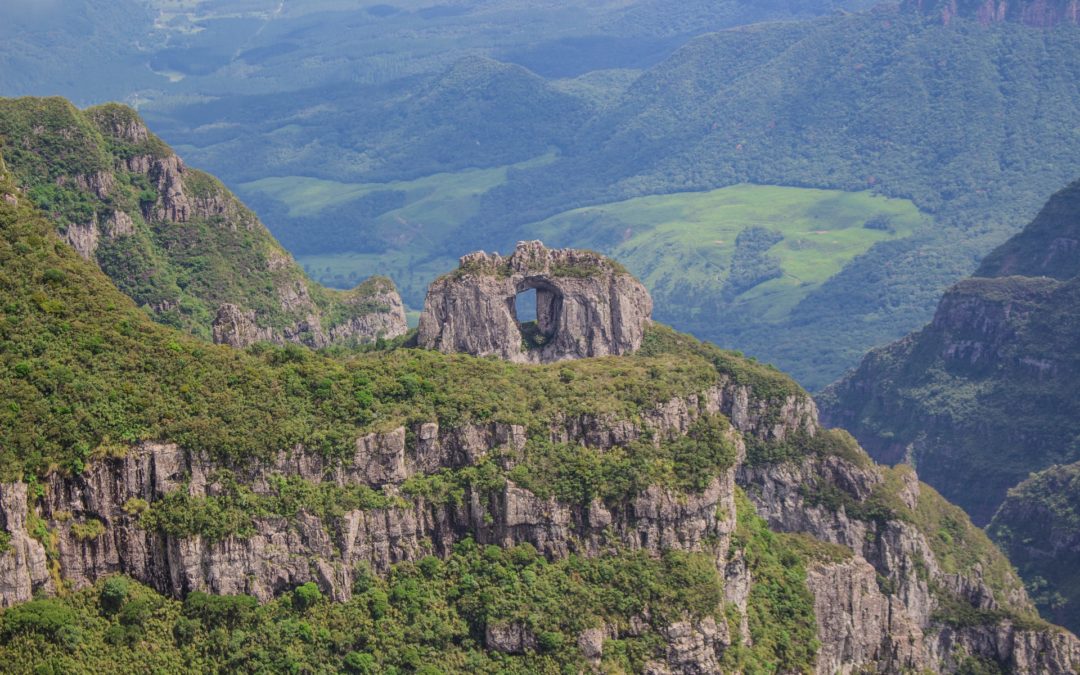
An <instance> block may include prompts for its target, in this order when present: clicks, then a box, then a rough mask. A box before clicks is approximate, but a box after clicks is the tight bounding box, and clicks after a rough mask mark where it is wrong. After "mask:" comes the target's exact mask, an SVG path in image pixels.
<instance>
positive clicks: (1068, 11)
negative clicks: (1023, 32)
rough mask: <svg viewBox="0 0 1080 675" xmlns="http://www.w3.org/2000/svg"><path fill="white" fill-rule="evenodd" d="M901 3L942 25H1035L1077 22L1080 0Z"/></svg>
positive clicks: (908, 0) (906, 0) (918, 0)
mask: <svg viewBox="0 0 1080 675" xmlns="http://www.w3.org/2000/svg"><path fill="white" fill-rule="evenodd" d="M902 5H903V6H904V7H905V8H907V9H912V10H915V11H918V12H921V13H923V14H925V15H927V16H932V17H935V18H938V19H939V20H940V21H941V22H942V23H944V24H946V25H948V24H950V23H952V21H953V20H954V19H957V18H965V19H971V20H974V21H978V22H979V23H981V24H983V25H984V26H988V25H991V24H995V23H1004V22H1006V21H1011V22H1016V23H1022V24H1024V25H1026V26H1032V27H1036V28H1051V27H1053V26H1056V25H1058V24H1063V23H1064V24H1078V23H1080V0H904V2H903V3H902Z"/></svg>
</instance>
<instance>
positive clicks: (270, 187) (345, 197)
mask: <svg viewBox="0 0 1080 675" xmlns="http://www.w3.org/2000/svg"><path fill="white" fill-rule="evenodd" d="M554 159H555V155H554V153H549V154H547V155H543V156H541V157H537V158H534V159H532V160H530V161H528V162H522V163H519V164H514V165H510V166H502V167H496V168H493V169H469V170H465V171H459V172H455V173H442V174H435V175H432V176H425V177H423V178H418V179H416V180H411V181H394V182H387V183H341V182H337V181H330V180H321V179H318V178H309V177H305V176H286V177H275V178H264V179H261V180H258V181H253V182H250V183H245V184H243V185H241V186H239V189H240V191H241V193H242V194H261V195H263V196H266V197H270V198H272V199H275V200H277V201H279V202H281V203H283V204H286V205H288V214H289V216H292V217H306V218H318V217H319V216H320V214H322V213H324V212H326V211H328V210H329V209H332V208H334V207H340V206H347V205H348V204H349V203H350V202H353V201H355V200H357V199H360V198H362V197H364V196H366V195H370V194H372V193H376V192H382V191H389V190H393V191H401V192H404V193H405V205H404V206H403V207H401V208H399V209H394V210H392V211H389V212H387V213H385V214H382V215H381V216H379V217H377V218H375V219H374V220H373V222H372V223H371V227H370V231H369V232H368V234H370V236H371V238H373V239H378V240H381V241H383V242H385V243H386V244H388V246H389V248H388V250H387V251H385V252H382V253H363V252H355V251H340V252H334V253H326V254H313V255H298V256H297V260H298V261H299V262H300V263H301V264H302V265H303V266H304V268H305V269H306V270H307V272H308V274H309V275H311V276H312V277H313V278H315V279H316V280H318V281H320V282H321V283H324V284H327V285H331V286H338V287H350V286H353V285H355V284H356V283H357V282H358V281H359V280H361V279H364V278H365V277H368V276H370V275H372V274H381V275H384V276H388V277H390V278H392V279H393V280H394V282H395V283H396V284H397V285H398V287H399V288H400V289H401V291H402V294H403V296H404V297H405V299H406V302H408V303H409V304H410V305H412V306H416V307H419V306H420V304H421V303H422V302H423V298H424V294H425V293H426V290H427V285H428V284H429V283H430V282H431V280H432V279H434V278H435V277H437V276H438V275H440V274H442V273H444V272H446V271H447V270H449V269H452V268H453V267H454V266H456V265H457V259H458V256H459V255H460V254H461V253H464V251H457V250H456V247H455V246H454V243H453V236H454V234H455V231H456V229H457V228H458V227H460V226H461V225H462V224H463V223H464V222H465V221H467V220H468V219H469V218H470V217H471V216H473V215H474V214H475V213H476V208H477V205H478V201H479V199H480V197H481V196H482V195H483V194H484V193H485V192H487V191H488V190H491V189H492V188H495V187H498V186H499V185H502V184H503V183H504V182H505V181H506V175H507V171H509V170H510V169H524V168H532V167H537V166H542V165H543V164H546V163H550V162H551V161H553V160H554ZM439 251H448V252H449V254H448V255H440V254H439V253H438V252H439Z"/></svg>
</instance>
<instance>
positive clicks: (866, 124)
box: [0, 0, 1080, 388]
mask: <svg viewBox="0 0 1080 675" xmlns="http://www.w3.org/2000/svg"><path fill="white" fill-rule="evenodd" d="M61 4H62V3H61ZM872 4H873V3H867V2H847V3H830V2H818V3H800V5H799V8H798V10H797V11H794V10H792V9H790V7H791V5H792V3H788V2H766V3H749V2H712V3H708V2H690V3H680V4H679V5H678V6H675V7H673V6H671V5H670V3H659V2H645V1H641V2H633V3H629V4H628V3H622V2H611V3H607V2H601V3H589V4H588V5H587V6H582V5H581V4H580V3H569V2H549V3H545V4H542V5H537V4H535V3H524V2H511V1H509V0H503V1H492V2H473V3H454V4H453V5H443V6H436V5H432V4H427V3H424V2H398V3H383V4H378V5H376V4H371V5H364V6H362V7H359V8H357V7H356V5H355V4H353V3H346V2H344V0H341V1H338V0H308V1H307V2H301V3H287V4H285V5H279V4H278V3H274V2H261V1H256V0H252V1H251V2H245V3H240V4H237V3H221V2H191V3H188V4H184V5H175V4H172V3H161V4H151V10H152V11H150V12H149V13H148V14H147V13H146V12H143V13H139V12H131V13H130V14H129V15H128V19H127V20H126V22H121V21H120V20H119V19H117V18H116V17H113V15H111V14H109V13H108V12H109V11H111V10H107V9H106V8H105V5H102V6H101V7H100V8H98V9H94V10H93V11H94V12H97V14H96V15H93V16H97V17H99V20H100V21H101V22H104V23H107V24H108V26H107V28H102V29H101V31H102V32H101V39H102V40H105V41H106V42H107V43H108V42H109V40H108V36H109V35H113V36H114V37H113V39H112V43H110V44H113V47H110V49H113V51H112V52H110V51H109V50H108V49H106V50H105V51H104V52H102V53H103V54H109V53H114V52H115V54H116V57H115V58H113V57H109V58H110V59H112V60H111V61H108V62H107V63H105V64H104V65H103V71H104V72H111V73H113V80H114V81H113V82H111V83H110V85H109V86H110V87H111V86H113V85H115V84H116V83H117V82H130V83H131V88H132V91H131V92H129V93H128V95H129V96H131V97H132V100H133V102H138V103H139V104H140V109H141V111H142V113H143V114H144V116H145V117H146V118H147V120H148V122H149V123H150V125H151V127H152V128H153V129H154V130H155V131H156V132H157V133H159V134H160V135H161V136H162V137H163V138H164V139H166V140H167V141H169V142H170V143H171V144H173V145H174V146H175V147H177V148H178V150H179V151H180V152H182V153H183V154H184V155H185V156H186V157H188V158H190V160H191V161H192V162H194V163H197V164H199V165H202V166H206V167H208V168H209V169H211V170H212V171H213V172H214V173H215V174H216V175H219V176H221V177H222V178H223V179H224V180H225V181H226V183H227V184H229V185H230V186H231V187H233V188H234V189H237V190H238V191H239V193H240V194H241V196H242V197H243V198H244V199H245V201H246V202H248V203H249V204H251V205H252V206H254V207H255V208H256V210H257V211H258V212H259V214H260V215H261V216H262V217H263V219H264V220H265V221H266V222H267V223H268V225H269V226H270V227H271V229H272V230H273V231H274V233H275V235H277V236H278V237H279V238H280V239H281V240H282V242H283V243H284V244H285V245H286V246H287V247H288V248H289V249H290V250H292V251H293V252H294V253H296V254H297V255H298V257H299V259H300V262H301V263H303V264H304V265H305V267H307V268H308V270H309V272H310V273H311V274H313V275H314V276H316V277H317V278H319V279H320V280H322V281H324V282H326V283H331V284H334V285H338V286H343V287H347V286H352V285H354V284H355V282H356V281H357V280H359V279H360V278H362V277H365V276H368V275H370V274H373V273H377V274H387V275H390V276H392V277H393V278H394V280H395V281H396V282H397V284H398V285H399V287H400V288H401V289H402V293H403V296H404V297H405V300H406V302H408V303H409V304H411V305H412V306H414V307H416V306H418V305H419V303H420V302H421V299H422V297H423V292H424V289H425V288H426V285H427V283H428V282H429V281H430V280H431V279H432V278H433V277H434V276H435V275H436V274H437V272H438V270H441V269H445V268H446V267H447V265H450V264H452V263H453V261H454V260H455V259H456V257H457V256H458V255H460V254H462V253H464V252H466V251H469V250H472V249H475V248H487V249H498V250H508V249H509V248H510V247H512V245H513V244H514V242H515V241H517V240H518V239H526V238H536V237H544V238H545V239H547V240H549V243H552V244H559V245H588V246H592V247H594V248H599V249H601V250H603V251H605V252H609V253H615V254H617V255H618V256H619V257H620V259H623V260H626V261H627V262H628V263H629V264H630V266H631V268H632V270H633V271H634V272H635V273H636V274H638V275H639V276H641V277H643V278H645V279H646V281H647V283H648V284H649V285H650V289H651V290H652V291H653V293H654V296H655V297H656V298H657V300H658V303H657V304H658V309H657V311H658V315H659V316H660V317H661V318H662V319H664V320H666V321H670V322H673V323H674V324H675V325H677V326H679V327H681V328H684V329H687V330H691V331H693V332H694V333H695V334H697V335H701V336H703V337H706V338H709V339H713V340H716V341H718V342H721V343H722V344H725V345H727V346H730V347H736V348H739V349H743V350H745V351H747V352H749V353H751V354H753V355H756V356H758V357H759V358H763V359H767V360H770V361H774V362H776V363H778V365H780V366H782V367H783V368H785V369H787V370H789V371H791V372H793V373H794V374H795V375H796V376H797V377H798V378H799V379H800V381H801V382H803V383H804V384H805V385H807V386H808V387H810V388H818V387H820V386H823V385H824V384H826V383H827V382H829V381H831V380H832V379H834V378H835V377H836V376H838V375H839V374H840V373H841V372H842V371H843V370H844V369H845V368H847V367H849V366H851V365H853V364H854V363H855V362H856V361H857V359H858V358H859V356H861V354H862V353H863V352H865V350H866V349H868V348H869V347H871V346H874V345H877V344H881V343H884V342H887V341H888V340H890V339H894V338H896V337H898V336H900V335H902V334H903V333H904V332H906V331H908V330H911V329H912V328H914V327H916V326H917V325H918V324H919V323H920V322H922V321H924V320H926V319H927V318H928V317H929V315H930V312H931V310H932V308H933V305H934V303H935V301H936V299H937V297H938V296H939V294H940V292H941V290H942V289H943V288H944V287H945V286H947V285H948V284H949V283H950V282H952V281H954V280H956V279H958V278H960V277H962V276H963V275H964V274H967V273H969V272H970V271H971V270H973V269H974V268H975V266H976V265H977V262H978V260H979V258H980V257H981V256H982V255H983V254H985V253H986V252H987V251H989V250H990V249H992V248H993V247H994V246H995V245H996V244H998V243H1000V242H1001V241H1003V240H1004V239H1005V238H1006V237H1007V236H1008V235H1009V234H1012V233H1013V232H1015V231H1016V230H1017V229H1018V228H1019V227H1020V225H1021V224H1023V223H1024V222H1026V221H1027V220H1028V219H1030V217H1031V216H1032V215H1033V214H1034V213H1035V211H1036V209H1037V208H1038V206H1039V205H1040V203H1041V199H1042V198H1043V196H1044V195H1045V194H1048V193H1049V192H1050V191H1052V190H1053V189H1054V188H1055V187H1056V186H1059V185H1061V184H1063V183H1065V182H1066V181H1068V180H1069V179H1071V178H1072V177H1073V176H1074V175H1076V174H1077V169H1080V152H1077V151H1078V150H1080V147H1078V146H1080V137H1078V136H1077V134H1076V132H1075V129H1076V120H1077V119H1080V91H1078V88H1077V82H1078V81H1080V78H1078V75H1080V73H1078V69H1080V65H1078V64H1080V53H1078V52H1080V29H1078V28H1077V27H1075V26H1073V25H1071V24H1070V23H1069V21H1067V20H1063V21H1059V22H1056V23H1059V24H1060V25H1055V26H1054V27H1052V28H1049V29H1039V28H1033V27H1030V26H1027V25H1024V24H1025V19H1024V16H1026V15H1025V14H1024V13H1023V12H1022V11H1021V12H1020V14H1015V12H1013V11H1012V10H1011V9H1010V8H1012V7H1014V5H1012V4H1009V3H1006V5H1007V6H1005V9H1006V10H1009V11H1006V12H1005V13H1004V14H1003V15H1002V17H1003V19H1004V20H1003V21H1002V22H1000V23H995V22H993V21H986V20H983V19H982V18H981V15H980V14H979V11H980V10H979V7H976V6H974V5H972V6H971V7H968V6H967V5H964V4H963V3H961V5H960V10H961V11H959V13H958V14H957V15H952V14H950V15H949V19H948V21H946V20H944V17H943V15H942V13H941V11H940V10H941V9H942V8H941V7H939V6H937V5H931V4H929V3H923V6H922V7H921V11H919V8H918V7H916V6H914V5H912V4H910V3H909V4H908V5H907V6H906V7H904V8H901V9H897V8H896V7H895V6H893V7H891V8H890V7H888V6H886V7H883V8H880V9H877V10H873V11H869V12H867V13H864V14H851V13H847V12H848V11H849V10H861V9H866V8H867V7H868V6H869V5H872ZM57 6H59V5H57ZM1025 6H1026V5H1025ZM1039 6H1040V7H1050V6H1054V7H1057V5H1054V4H1053V3H1050V4H1046V3H1042V4H1039ZM90 7H92V8H93V7H97V6H96V5H93V4H91V5H90ZM948 7H951V5H950V6H947V7H946V9H947V8H948ZM980 7H981V5H980ZM1015 7H1020V6H1019V5H1016V6H1015ZM1061 7H1064V8H1066V9H1067V8H1068V5H1067V3H1065V4H1062V5H1061ZM2 11H3V10H0V12H2ZM64 16H65V17H67V15H64ZM93 16H91V12H90V10H87V12H84V13H83V14H78V13H75V14H72V15H71V20H72V21H75V20H76V18H79V17H83V18H79V20H80V21H82V20H84V19H85V20H88V21H91V22H93V21H94V18H93ZM995 16H996V15H995ZM1063 16H1065V15H1063ZM87 17H89V18H87ZM110 17H112V18H110ZM147 17H149V18H147ZM814 17H817V18H814ZM775 19H787V20H788V21H784V22H773V23H758V24H755V25H752V26H746V25H745V24H748V23H752V22H755V21H762V20H775ZM790 19H803V20H800V21H790ZM805 19H809V20H805ZM65 20H66V19H65ZM1027 23H1030V21H1027ZM61 25H62V24H61ZM95 25H96V24H95ZM740 25H741V26H743V27H741V28H735V29H732V30H720V29H725V28H728V27H731V26H740ZM70 30H75V29H74V28H70ZM716 30H720V32H714V33H710V34H705V35H702V33H706V32H707V31H716ZM110 31H111V32H110ZM125 31H126V32H125ZM139 31H142V32H141V33H140V32H139ZM136 33H137V34H139V35H142V36H144V37H143V38H137V39H136V38H134V37H133V36H134V35H135V34H136ZM34 35H38V34H37V33H34V34H28V36H29V37H26V38H24V39H23V40H22V42H21V45H22V46H21V47H20V51H19V53H20V55H21V56H20V58H22V59H23V60H22V61H20V63H24V64H25V63H30V61H28V60H27V59H29V58H30V56H27V55H28V54H29V55H31V56H33V55H34V54H37V56H35V57H34V58H38V57H40V58H38V60H37V61H34V62H33V64H32V65H34V67H35V68H36V70H35V69H33V68H30V67H29V66H24V67H23V68H22V69H21V71H20V75H19V77H20V78H22V79H18V80H8V79H5V81H4V82H3V84H2V85H0V87H2V88H5V90H7V89H18V88H19V87H20V86H29V85H27V84H26V83H27V82H33V83H34V86H35V87H38V88H40V87H46V86H56V87H58V88H59V89H61V90H63V89H64V88H65V87H68V88H72V89H79V91H78V92H77V93H76V94H72V95H73V96H74V97H75V98H76V99H77V100H81V101H82V102H84V103H89V102H91V100H88V99H87V98H86V97H93V96H94V95H95V94H94V93H93V92H94V87H92V86H87V87H86V88H85V90H83V89H80V87H81V86H82V84H81V82H74V81H71V80H72V78H71V77H70V76H67V75H65V76H64V77H63V78H60V77H58V76H53V75H50V73H52V72H54V71H55V72H61V70H62V69H60V68H59V65H58V64H59V63H61V60H59V59H58V60H56V61H55V62H54V61H52V60H49V59H48V58H46V56H48V55H47V54H46V55H45V56H42V55H41V54H42V52H40V49H38V51H37V52H35V49H37V47H36V46H35V45H37V44H46V43H47V42H46V41H45V39H44V38H36V37H34ZM116 35H125V36H126V38H125V39H126V42H125V43H124V44H125V45H128V46H123V47H121V46H119V43H120V42H121V40H120V38H117V37H115V36H116ZM146 36H149V37H146ZM695 36H698V37H695ZM95 39H97V38H95ZM0 49H3V47H0ZM121 52H122V53H121ZM4 58H5V59H6V58H7V57H4ZM77 58H81V59H82V60H83V61H86V62H88V63H93V62H94V59H95V57H92V56H91V55H89V54H85V53H84V54H81V55H80V54H74V53H66V54H65V56H64V59H66V60H69V61H70V60H74V59H77ZM97 58H98V59H99V60H100V58H102V57H97ZM5 62H6V61H5ZM155 72H157V73H158V74H154V73H155ZM147 78H149V79H150V80H151V81H152V82H151V84H146V85H145V86H144V83H145V82H146V81H147ZM65 81H67V82H68V83H67V84H66V85H65V84H64V82H65ZM20 83H21V84H20ZM50 83H52V84H50ZM135 90H137V91H135ZM99 91H104V92H108V93H104V94H100V93H99V94H97V95H101V96H104V97H113V96H116V94H115V93H113V91H114V90H113V89H110V88H109V87H104V88H101V89H100V90H99ZM8 93H13V92H10V91H9V92H8ZM62 93H66V92H62ZM136 95H137V97H138V98H137V99H135V98H134V96H136ZM80 97H82V98H80ZM755 185H767V186H781V187H782V188H784V190H785V191H782V192H779V193H777V192H768V191H761V190H757V189H756V188H755V187H754V186H755ZM716 190H726V191H725V192H722V193H716V194H712V193H713V192H714V191H716ZM808 190H809V191H808ZM813 190H826V191H828V192H813ZM862 193H866V195H874V194H876V195H879V196H881V197H888V198H889V199H891V200H894V201H888V200H880V201H868V200H866V199H864V198H863V197H860V196H858V195H859V194H862ZM660 197H665V198H666V199H665V200H660V201H659V202H658V201H655V200H658V199H659V198H660ZM639 198H650V199H654V202H652V203H646V204H642V203H639V202H636V201H628V200H632V199H639ZM725 205H726V206H725ZM582 209H584V210H582ZM645 214H647V217H646V215H645ZM754 228H764V230H767V231H768V232H767V233H766V234H764V235H762V236H763V237H764V238H761V237H757V235H754V234H753V233H754V232H756V231H757V230H755V229H754ZM743 232H748V234H746V235H745V236H743V237H742V239H741V241H742V242H743V246H741V247H740V245H739V241H740V238H739V237H740V234H742V233H743ZM755 237H757V238H755ZM748 241H754V242H758V243H755V244H753V245H752V246H751V249H752V250H751V252H750V253H748V252H747V251H748V249H747V248H746V242H748ZM765 241H771V242H772V243H771V244H770V245H769V246H766V247H764V248H762V246H763V244H762V243H761V242H765ZM755 247H756V248H755ZM736 291H737V292H736Z"/></svg>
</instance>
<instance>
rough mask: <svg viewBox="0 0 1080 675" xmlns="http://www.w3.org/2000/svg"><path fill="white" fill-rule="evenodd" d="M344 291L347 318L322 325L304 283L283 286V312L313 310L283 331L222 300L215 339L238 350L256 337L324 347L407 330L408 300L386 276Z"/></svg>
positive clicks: (252, 341) (387, 335)
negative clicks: (406, 308) (406, 310)
mask: <svg viewBox="0 0 1080 675" xmlns="http://www.w3.org/2000/svg"><path fill="white" fill-rule="evenodd" d="M342 295H343V297H342V298H341V300H340V302H341V303H342V304H343V305H344V306H345V307H346V308H347V309H346V311H345V314H346V316H345V318H344V319H343V320H342V321H341V322H340V323H337V324H332V325H330V326H324V325H323V320H322V318H321V316H322V315H321V312H319V311H318V308H317V306H316V303H315V302H314V301H313V300H312V298H311V296H310V294H309V293H308V289H307V287H306V286H305V285H304V283H303V282H299V281H298V282H297V283H296V284H294V285H292V286H290V287H288V288H284V289H281V290H280V292H279V298H280V300H281V304H282V308H283V309H284V310H285V311H290V312H293V313H298V312H301V311H307V312H309V313H308V314H307V316H306V317H305V318H304V319H301V320H300V321H297V322H296V323H295V324H293V325H291V326H286V327H284V328H282V329H280V330H275V329H274V328H272V327H270V326H264V325H260V322H259V320H258V316H257V314H256V312H255V310H246V311H245V310H244V309H242V308H240V307H238V306H237V305H234V304H232V303H224V304H222V305H221V306H220V307H219V308H218V313H217V317H216V318H215V319H214V323H213V326H212V333H213V338H214V342H216V343H218V344H227V345H230V346H232V347H237V348H240V349H242V348H244V347H249V346H251V345H253V344H255V343H257V342H270V343H274V344H286V343H289V342H295V343H299V344H304V345H307V346H309V347H314V348H316V349H321V348H323V347H329V346H330V345H333V344H350V343H368V342H374V341H376V340H378V339H380V338H381V339H392V338H396V337H400V336H401V335H404V334H405V333H406V332H408V322H407V319H406V316H405V305H404V304H403V303H402V302H401V296H399V295H398V293H397V291H396V290H395V289H394V287H393V284H391V283H390V282H389V281H388V280H383V279H372V280H369V281H368V282H365V283H364V284H362V285H361V286H360V287H358V288H357V289H355V290H353V291H351V292H349V293H347V294H342Z"/></svg>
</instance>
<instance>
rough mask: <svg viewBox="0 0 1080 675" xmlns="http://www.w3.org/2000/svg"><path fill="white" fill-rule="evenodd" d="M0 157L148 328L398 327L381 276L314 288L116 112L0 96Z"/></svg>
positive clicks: (309, 331)
mask: <svg viewBox="0 0 1080 675" xmlns="http://www.w3.org/2000/svg"><path fill="white" fill-rule="evenodd" d="M0 155H2V156H3V157H4V158H5V159H6V161H7V164H8V166H9V167H10V169H11V171H12V174H13V175H14V177H15V179H16V180H17V181H18V182H19V184H20V186H21V187H22V189H23V190H24V192H25V194H26V196H27V197H28V198H29V199H30V200H31V201H33V202H34V204H36V205H37V206H38V207H39V208H41V209H42V210H43V211H45V212H47V213H49V214H50V216H51V217H52V219H53V221H54V222H55V224H56V226H57V228H58V230H59V231H60V232H61V233H62V234H63V235H64V237H65V238H66V239H67V241H68V242H69V243H70V244H71V245H72V246H74V247H75V249H76V250H78V251H79V253H80V254H81V255H82V256H83V257H85V258H87V259H88V260H92V261H94V262H96V263H97V264H98V265H99V266H100V267H101V269H102V270H103V271H104V272H105V273H106V274H107V275H109V277H110V278H111V279H112V280H113V281H114V282H115V283H116V284H117V286H118V287H119V288H120V289H121V290H123V291H124V292H125V293H126V294H128V295H129V296H130V297H131V298H132V299H134V300H135V302H136V303H137V304H138V305H140V306H141V307H144V308H145V309H146V310H147V311H148V312H149V313H150V314H151V315H152V316H154V318H155V319H157V320H158V321H161V322H163V323H166V324H169V325H173V326H176V327H179V328H183V329H184V330H186V331H188V332H190V333H193V334H195V335H198V336H200V337H203V338H205V339H210V338H211V337H212V338H214V339H215V340H216V341H218V342H229V343H231V344H234V345H240V346H243V345H247V344H251V343H252V342H256V341H259V340H265V341H272V342H283V341H294V342H302V343H305V344H308V345H311V346H316V347H322V346H326V345H328V344H331V343H334V342H337V343H345V342H372V341H374V340H375V339H377V338H378V337H380V336H382V337H395V336H397V335H400V334H402V333H404V332H405V330H406V326H405V317H404V311H403V309H402V306H401V300H400V298H399V297H398V295H397V292H396V291H395V290H394V287H393V284H392V283H391V282H390V281H389V280H387V279H372V280H369V281H368V282H366V283H365V284H363V285H361V286H358V287H357V288H355V289H353V290H352V291H348V292H344V291H330V290H327V289H324V288H322V287H320V286H318V285H317V284H315V283H313V282H312V281H311V280H310V279H308V278H307V277H306V276H305V275H304V273H303V271H302V270H301V269H300V268H299V267H298V266H297V265H296V263H295V262H294V261H293V259H292V257H291V256H290V255H289V254H288V253H287V252H286V251H285V250H284V249H282V248H281V246H280V245H279V244H278V243H277V242H276V241H275V240H274V238H273V237H272V236H271V235H270V233H269V232H268V231H267V230H266V228H265V227H264V226H263V225H262V223H260V222H259V220H258V218H256V216H255V214H253V213H252V212H251V211H249V210H248V209H247V208H246V207H244V205H243V204H241V203H240V202H239V200H237V199H236V197H234V196H233V195H232V194H231V193H230V192H229V191H228V190H227V189H226V188H225V187H224V186H223V185H222V184H221V183H220V182H219V181H218V180H217V179H215V178H213V177H212V176H210V175H208V174H205V173H203V172H201V171H197V170H193V169H190V168H188V167H187V166H185V164H184V162H183V161H182V160H181V159H180V158H179V157H177V156H176V154H174V153H173V151H172V150H171V149H170V148H169V147H168V146H167V145H165V144H164V143H163V142H162V141H161V140H160V139H158V138H157V137H156V136H154V135H152V134H151V133H150V132H149V131H148V130H147V129H146V126H145V125H144V124H143V122H142V120H140V119H139V118H138V116H137V115H136V114H135V112H134V111H132V110H130V109H129V108H125V107H123V106H119V105H115V104H110V105H105V106H99V107H95V108H90V109H88V110H87V111H85V112H83V111H79V110H77V109H76V108H74V107H73V106H72V105H71V104H70V103H68V102H67V101H65V100H63V99H59V98H52V99H32V98H23V99H0Z"/></svg>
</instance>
